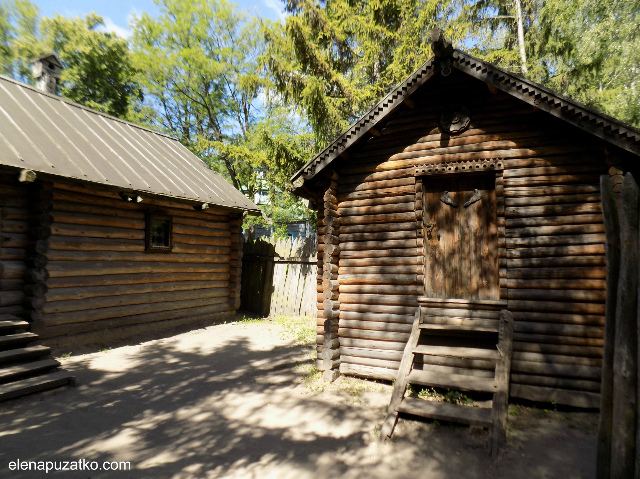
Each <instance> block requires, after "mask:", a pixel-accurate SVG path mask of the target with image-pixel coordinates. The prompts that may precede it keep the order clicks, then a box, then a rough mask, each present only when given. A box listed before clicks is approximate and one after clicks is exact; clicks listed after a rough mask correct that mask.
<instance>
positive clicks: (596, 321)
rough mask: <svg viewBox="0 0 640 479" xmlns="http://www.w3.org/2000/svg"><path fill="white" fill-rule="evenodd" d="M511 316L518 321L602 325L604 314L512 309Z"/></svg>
mask: <svg viewBox="0 0 640 479" xmlns="http://www.w3.org/2000/svg"><path fill="white" fill-rule="evenodd" d="M513 317H514V318H515V320H516V321H518V322H524V321H533V322H545V323H547V322H548V323H562V324H582V325H593V326H604V316H603V315H602V314H581V313H558V312H548V311H547V312H539V311H518V312H515V311H514V312H513Z"/></svg>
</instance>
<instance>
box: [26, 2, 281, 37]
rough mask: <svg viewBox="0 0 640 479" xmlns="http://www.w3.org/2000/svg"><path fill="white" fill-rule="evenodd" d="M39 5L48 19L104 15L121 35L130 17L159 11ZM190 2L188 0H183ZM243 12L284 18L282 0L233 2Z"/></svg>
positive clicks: (141, 6) (115, 5) (148, 6)
mask: <svg viewBox="0 0 640 479" xmlns="http://www.w3.org/2000/svg"><path fill="white" fill-rule="evenodd" d="M31 1H32V2H33V3H35V4H36V5H38V7H40V10H41V14H42V15H43V16H45V17H49V16H51V15H53V14H55V13H59V14H60V15H63V16H65V17H78V16H84V15H86V14H87V13H90V12H91V11H94V12H96V13H97V14H98V15H100V16H102V17H103V18H104V21H105V30H108V31H110V32H114V33H117V34H118V35H121V36H125V37H126V36H128V35H129V23H130V21H131V17H132V16H133V15H136V14H140V13H142V12H147V13H151V14H155V13H157V12H158V8H157V7H156V5H155V3H154V2H153V0H31ZM184 1H189V0H184ZM232 1H233V2H234V3H236V4H238V5H239V6H240V8H242V9H243V10H250V11H251V12H253V13H255V14H257V15H259V16H261V17H264V18H268V19H270V20H280V19H282V18H284V14H283V13H282V9H283V7H284V4H283V3H282V1H281V0H232Z"/></svg>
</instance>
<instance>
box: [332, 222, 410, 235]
mask: <svg viewBox="0 0 640 479" xmlns="http://www.w3.org/2000/svg"><path fill="white" fill-rule="evenodd" d="M382 231H405V232H413V233H415V231H416V222H415V218H413V219H411V221H408V222H400V223H368V224H353V225H342V226H341V227H340V235H343V234H351V233H377V232H382Z"/></svg>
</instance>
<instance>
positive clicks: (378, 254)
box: [340, 248, 418, 259]
mask: <svg viewBox="0 0 640 479" xmlns="http://www.w3.org/2000/svg"><path fill="white" fill-rule="evenodd" d="M417 254H418V252H417V248H395V249H385V250H378V251H371V250H364V251H342V252H341V254H340V259H342V258H345V259H350V258H383V257H399V256H413V257H416V256H417Z"/></svg>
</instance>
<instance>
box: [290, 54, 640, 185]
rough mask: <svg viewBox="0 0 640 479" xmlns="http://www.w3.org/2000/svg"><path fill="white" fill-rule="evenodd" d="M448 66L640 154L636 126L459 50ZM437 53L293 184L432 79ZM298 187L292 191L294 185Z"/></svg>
mask: <svg viewBox="0 0 640 479" xmlns="http://www.w3.org/2000/svg"><path fill="white" fill-rule="evenodd" d="M451 60H452V61H451V67H453V68H456V69H458V70H460V71H462V72H464V73H467V74H468V75H471V76H472V77H475V78H478V79H480V80H482V81H485V82H487V83H490V84H492V85H493V86H495V87H496V88H497V89H498V90H502V91H504V92H506V93H508V94H510V95H513V96H514V97H516V98H519V99H520V100H522V101H525V102H527V103H529V104H531V105H535V106H536V107H538V108H539V109H540V110H543V111H545V112H547V113H549V114H551V115H553V116H556V117H558V118H561V119H562V120H564V121H566V122H567V123H570V124H572V125H574V126H577V127H578V128H581V129H582V130H585V131H588V132H589V133H591V134H593V135H595V136H597V137H599V138H601V139H603V140H605V141H608V142H610V143H612V144H614V145H616V146H619V147H620V148H622V149H624V150H627V151H629V152H631V153H634V154H636V155H640V130H638V129H637V128H634V127H633V126H631V125H629V124H626V123H624V122H622V121H620V120H617V119H616V118H613V117H611V116H609V115H607V114H605V113H602V112H600V111H597V110H594V109H593V108H590V107H588V106H586V105H583V104H582V103H580V102H578V101H575V100H572V99H571V98H567V97H564V96H562V95H560V94H558V93H556V92H554V91H552V90H550V89H548V88H546V87H544V86H542V85H540V84H538V83H535V82H533V81H531V80H528V79H526V78H523V77H521V76H520V75H517V74H515V73H511V72H508V71H506V70H503V69H502V68H499V67H497V66H495V65H492V64H491V63H488V62H485V61H483V60H480V59H479V58H476V57H474V56H472V55H469V54H468V53H465V52H463V51H460V50H457V49H455V50H453V55H452V58H451ZM437 66H438V64H437V62H436V58H435V57H432V58H431V59H429V60H427V61H426V62H425V63H424V64H423V65H422V66H421V67H420V68H418V69H417V70H416V71H415V72H413V73H412V74H411V75H409V76H408V77H407V78H406V79H405V80H404V81H403V82H402V83H401V84H400V85H398V86H397V87H396V88H394V89H393V90H392V91H391V92H389V93H388V94H387V95H386V96H385V97H384V98H383V99H382V100H380V101H379V102H378V103H377V104H376V105H375V106H374V107H373V108H371V110H369V111H368V112H367V113H365V114H364V115H362V116H361V117H360V118H359V119H358V120H357V121H356V122H354V123H353V124H352V125H351V126H350V127H349V128H347V130H345V132H344V133H342V135H340V136H339V137H338V138H336V139H335V140H334V141H333V143H331V144H330V145H329V146H327V147H326V148H325V149H324V150H322V151H321V152H320V153H318V154H317V155H316V156H315V157H314V158H313V159H311V161H309V162H308V163H307V164H306V165H304V166H303V167H302V168H300V170H298V171H297V172H296V173H295V174H294V175H293V176H292V177H291V181H292V182H293V183H294V187H296V188H298V187H299V186H301V185H302V184H303V183H304V182H306V181H308V180H311V179H312V178H313V177H314V176H316V175H317V174H318V173H320V172H321V171H322V170H323V169H324V168H325V167H327V166H328V165H329V164H330V163H331V162H333V160H335V159H336V158H337V157H338V156H340V154H341V153H343V152H344V151H346V150H347V149H348V148H349V147H351V146H352V145H353V144H355V143H356V142H357V141H358V140H360V139H361V138H363V137H365V136H366V134H367V133H368V132H369V131H370V130H371V129H372V128H374V127H375V125H376V124H378V123H380V122H381V121H383V120H384V119H385V118H386V117H388V116H389V114H391V113H392V112H394V111H396V109H397V108H398V107H400V105H402V103H403V102H404V101H405V99H406V98H407V97H409V96H410V95H411V94H412V93H414V92H415V91H416V90H417V89H418V88H419V87H420V86H422V85H424V84H425V83H426V82H427V80H428V79H429V78H431V77H432V76H433V75H434V73H435V72H436V69H437ZM295 191H297V190H295Z"/></svg>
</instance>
